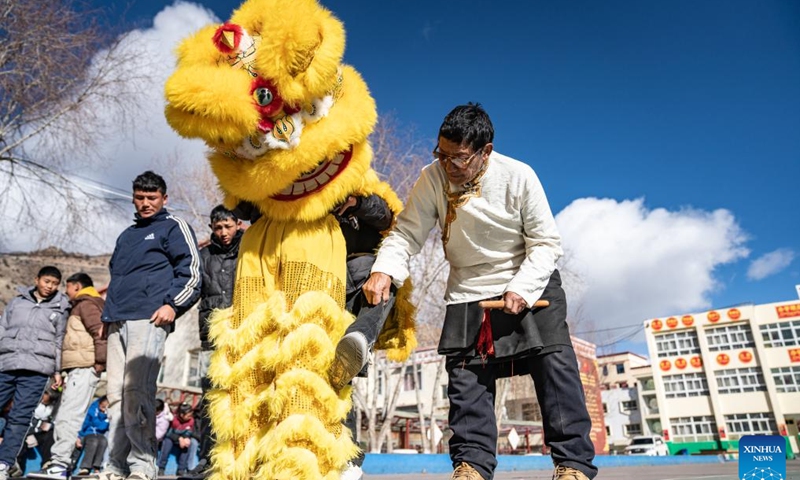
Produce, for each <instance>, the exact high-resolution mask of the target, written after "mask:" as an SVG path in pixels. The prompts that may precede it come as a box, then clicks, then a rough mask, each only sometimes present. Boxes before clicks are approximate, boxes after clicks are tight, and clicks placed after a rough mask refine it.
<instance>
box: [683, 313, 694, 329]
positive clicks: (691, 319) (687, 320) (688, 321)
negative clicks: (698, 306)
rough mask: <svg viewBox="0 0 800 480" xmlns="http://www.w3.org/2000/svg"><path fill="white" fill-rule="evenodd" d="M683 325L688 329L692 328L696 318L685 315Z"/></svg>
mask: <svg viewBox="0 0 800 480" xmlns="http://www.w3.org/2000/svg"><path fill="white" fill-rule="evenodd" d="M681 323H683V324H684V325H685V326H687V327H691V326H692V324H694V317H693V316H691V315H684V316H683V317H681Z"/></svg>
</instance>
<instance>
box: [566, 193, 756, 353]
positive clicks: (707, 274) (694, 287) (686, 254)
mask: <svg viewBox="0 0 800 480" xmlns="http://www.w3.org/2000/svg"><path fill="white" fill-rule="evenodd" d="M556 221H557V223H558V227H559V230H560V231H561V235H562V237H563V244H564V248H565V251H566V255H565V258H564V265H563V269H564V270H566V271H567V272H566V273H565V280H564V284H565V289H566V290H567V295H568V302H569V303H570V308H571V313H572V315H573V316H575V317H576V318H579V319H583V320H581V321H582V323H580V324H579V326H578V328H577V330H578V331H587V330H600V329H609V328H616V327H623V326H627V325H634V324H638V325H639V327H638V330H639V331H641V322H642V321H643V320H645V319H648V318H653V317H658V316H663V315H665V314H673V313H681V312H691V311H696V310H699V309H704V308H707V307H709V306H710V301H709V295H710V293H712V292H713V291H714V290H715V289H717V288H719V287H720V286H721V285H720V283H719V282H718V281H717V280H716V279H715V278H714V269H715V268H716V267H718V266H720V265H723V264H726V263H730V262H734V261H736V260H738V259H741V258H743V257H746V256H747V255H748V253H749V252H748V251H747V249H746V248H744V246H743V245H744V242H745V241H746V235H745V234H744V233H743V232H742V230H741V228H740V227H739V225H738V223H737V222H736V219H735V218H734V216H733V214H731V212H729V211H727V210H715V211H713V212H706V211H700V210H695V209H691V208H686V209H681V210H679V211H667V210H665V209H662V208H657V209H653V210H649V209H647V207H646V206H645V205H644V200H643V199H637V200H626V201H621V202H619V201H616V200H613V199H598V198H583V199H579V200H576V201H574V202H572V204H570V205H569V206H567V207H566V208H565V209H564V210H562V211H561V212H560V213H559V214H558V215H557V216H556ZM633 330H635V328H633V329H632V330H631V331H628V330H624V329H620V330H617V331H615V332H609V333H607V334H604V335H584V337H585V338H587V339H589V340H592V341H596V342H598V343H603V342H604V341H607V340H608V339H609V338H612V337H614V338H619V334H625V333H631V334H633V333H632V332H633ZM641 338H642V337H641V336H639V337H638V340H641Z"/></svg>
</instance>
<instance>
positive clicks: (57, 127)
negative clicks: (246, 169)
mask: <svg viewBox="0 0 800 480" xmlns="http://www.w3.org/2000/svg"><path fill="white" fill-rule="evenodd" d="M82 7H84V5H81V4H77V3H76V2H73V1H71V0H52V1H47V2H33V1H18V0H0V179H2V180H0V193H1V194H2V196H3V197H4V198H6V199H8V198H12V197H13V198H14V200H15V201H16V202H17V203H16V205H18V206H19V214H20V215H22V214H26V213H30V211H29V209H30V208H31V205H34V204H35V203H36V202H35V201H34V200H35V196H36V195H38V194H39V190H37V186H38V185H44V186H46V187H47V188H48V189H49V190H51V191H50V192H49V193H50V194H52V193H53V192H55V194H56V195H58V196H59V197H60V199H61V200H62V201H63V202H64V203H65V204H66V205H68V206H70V207H77V204H78V203H80V202H82V201H83V200H84V199H85V198H92V199H96V198H107V197H106V196H105V195H103V194H99V193H98V189H96V188H85V183H84V182H80V181H76V180H75V178H74V177H73V176H72V175H71V174H72V173H73V172H74V170H75V167H76V166H81V167H85V165H86V162H87V161H89V160H90V159H91V158H92V153H93V147H94V146H95V145H96V144H97V142H98V141H99V140H101V139H102V138H103V134H104V133H105V132H107V131H109V129H110V127H111V126H113V127H115V130H116V129H118V127H119V126H120V124H126V123H131V122H132V121H133V119H134V118H135V114H136V112H137V111H138V109H137V105H138V103H137V102H136V101H135V98H136V96H137V94H139V93H140V92H141V91H143V89H144V87H145V85H146V84H147V80H148V76H147V74H146V73H144V72H146V71H147V69H146V68H142V67H143V64H144V62H147V61H148V60H146V57H145V56H144V55H137V52H136V49H135V48H133V47H132V46H131V45H128V44H127V37H126V36H124V35H122V36H117V37H115V36H114V35H113V32H112V31H111V30H110V29H109V28H107V27H106V26H102V25H101V24H100V22H99V18H100V16H99V12H98V11H96V10H91V9H89V8H82ZM76 155H77V156H78V160H79V161H77V162H76V161H75V156H76ZM32 185H33V187H32ZM5 206H6V205H3V207H5Z"/></svg>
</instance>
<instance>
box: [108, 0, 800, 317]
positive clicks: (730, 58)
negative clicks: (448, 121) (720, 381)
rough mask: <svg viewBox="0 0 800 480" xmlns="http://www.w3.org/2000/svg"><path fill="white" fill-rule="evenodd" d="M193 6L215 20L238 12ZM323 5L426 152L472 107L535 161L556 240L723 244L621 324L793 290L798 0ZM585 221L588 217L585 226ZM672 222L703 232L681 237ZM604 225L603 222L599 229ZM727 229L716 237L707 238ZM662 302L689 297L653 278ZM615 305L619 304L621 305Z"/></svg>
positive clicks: (146, 7) (141, 7)
mask: <svg viewBox="0 0 800 480" xmlns="http://www.w3.org/2000/svg"><path fill="white" fill-rule="evenodd" d="M194 3H196V4H199V5H203V6H204V7H205V8H207V9H209V10H210V11H212V12H213V13H214V15H215V16H216V17H217V18H218V19H223V20H224V19H227V18H228V17H229V16H230V13H231V11H232V10H233V9H234V8H236V7H237V6H238V5H239V2H238V1H236V2H231V1H224V0H214V1H210V0H204V1H197V2H194ZM322 3H323V5H325V6H326V7H328V8H329V9H331V10H332V11H333V12H334V13H335V14H336V15H337V16H338V17H339V18H340V19H341V20H342V21H343V22H344V24H345V28H346V30H347V34H348V43H347V50H346V53H345V61H346V62H347V63H350V64H352V65H354V66H355V67H356V68H357V69H358V70H359V71H360V72H361V73H362V75H363V76H364V78H365V80H366V81H367V83H368V85H369V87H370V89H371V91H372V94H373V95H374V97H375V99H376V101H377V104H378V108H379V111H380V113H383V114H386V113H391V114H392V115H394V117H395V118H396V119H397V120H398V121H399V122H400V124H401V125H402V126H404V127H406V128H411V129H413V130H414V131H415V132H416V134H417V136H418V137H419V138H420V139H421V140H423V141H426V142H429V143H430V145H431V147H432V146H433V143H434V141H435V134H436V131H437V129H438V126H439V123H440V121H441V119H442V117H443V116H444V115H445V114H446V113H447V111H449V110H450V109H451V108H452V107H453V106H455V105H457V104H460V103H465V102H467V101H478V102H481V103H482V104H483V105H484V106H485V108H486V109H487V111H488V112H489V114H490V115H491V116H492V119H493V121H494V124H495V129H496V138H495V148H496V149H498V150H499V151H501V152H503V153H505V154H507V155H511V156H513V157H516V158H518V159H520V160H523V161H525V162H527V163H529V164H531V165H532V166H533V167H534V169H535V170H536V172H537V173H538V175H539V176H540V178H541V179H542V182H543V184H544V186H545V188H546V191H547V194H548V197H549V199H550V203H551V207H552V209H553V212H554V213H560V212H562V211H564V210H565V209H567V208H568V207H569V210H570V212H571V214H572V215H567V214H566V212H564V215H561V217H562V218H560V219H559V222H560V226H561V222H562V221H563V222H564V223H565V226H564V228H563V229H562V233H564V231H568V232H570V236H571V238H576V236H577V235H584V236H587V237H590V238H591V239H592V243H601V242H603V240H604V239H608V238H611V236H609V235H606V234H607V233H613V241H611V243H614V244H618V245H617V246H618V249H617V252H621V255H620V258H618V259H613V261H612V262H611V265H612V266H611V267H609V266H608V265H604V266H603V267H602V268H604V269H608V268H613V265H619V264H622V263H625V261H626V258H625V257H629V258H628V260H631V261H632V263H640V264H641V263H647V262H648V261H649V260H648V259H652V258H651V257H650V256H649V255H653V253H652V252H645V250H648V249H649V247H648V245H654V248H655V243H654V242H656V241H658V242H660V243H658V247H657V249H662V248H668V247H669V246H670V245H673V246H674V244H678V243H681V242H688V241H687V240H686V238H687V237H686V235H694V236H695V237H696V238H695V239H694V243H691V242H688V243H687V245H689V244H691V245H693V246H694V247H692V248H695V247H696V248H700V249H701V250H702V249H703V248H706V249H711V250H714V249H717V251H723V250H724V253H723V254H720V255H716V254H715V253H714V252H709V251H707V250H703V252H704V253H703V254H702V255H706V254H708V255H709V257H708V259H705V257H702V255H701V254H697V255H695V254H694V253H692V252H693V251H692V250H691V249H689V250H687V251H688V253H687V254H686V255H685V256H680V255H679V256H678V257H674V258H691V257H692V256H696V257H697V258H698V260H697V265H689V263H691V262H687V265H686V268H685V269H684V270H678V271H675V272H672V274H671V275H664V278H665V280H664V281H665V282H669V284H676V283H681V281H682V280H681V278H687V279H688V278H689V277H690V276H692V275H693V272H695V271H697V270H698V269H699V270H702V271H703V272H704V274H707V275H708V276H709V279H706V281H705V283H702V285H698V286H697V287H696V289H699V293H698V292H694V293H695V294H696V295H695V297H696V298H694V299H692V300H687V301H686V302H683V303H681V302H672V303H669V302H667V303H662V304H658V305H656V304H653V307H652V313H649V314H647V315H643V314H639V313H637V315H636V316H635V318H640V319H643V318H642V317H655V316H662V315H669V314H675V313H682V312H684V311H693V310H695V311H696V310H700V309H703V308H704V307H708V306H713V307H721V306H726V305H731V304H736V303H742V302H756V303H764V302H772V301H782V300H791V299H794V298H797V293H796V292H795V288H794V285H795V284H800V259H798V258H796V257H797V256H798V253H799V252H800V241H798V240H799V239H800V224H799V222H798V219H800V215H798V209H800V189H799V188H798V182H799V181H800V2H796V1H793V0H786V1H770V0H765V1H759V2H753V1H741V0H726V1H706V2H696V1H686V0H680V1H671V2H638V1H633V0H631V1H616V0H608V1H604V2H593V1H582V0H581V1H570V2H563V1H555V0H552V1H533V2H492V3H487V2H478V1H474V0H464V1H460V2H444V1H439V2H437V1H426V2H422V1H416V0H413V1H405V2H375V1H363V0H336V1H333V0H329V1H324V0H323V1H322ZM97 4H98V5H101V6H102V8H104V9H106V11H107V12H109V18H110V21H111V23H114V22H117V21H119V22H123V20H119V19H120V18H123V16H122V15H123V14H124V25H126V26H127V27H125V26H124V28H134V27H135V28H140V29H147V28H150V26H151V24H152V22H153V18H154V16H155V15H156V14H158V13H159V12H160V11H162V10H163V9H164V8H165V7H166V6H168V5H171V3H165V2H156V1H147V0H125V1H120V2H110V3H109V2H105V1H100V0H97ZM579 199H588V200H586V201H585V202H577V203H576V201H578V200H579ZM601 199H605V203H603V202H601ZM625 202H629V203H625ZM631 202H632V203H631ZM625 206H627V207H633V209H634V210H636V211H638V215H639V217H641V218H639V219H638V220H639V221H638V223H637V222H636V221H634V220H631V221H633V222H634V223H630V222H629V221H623V222H616V221H612V220H613V219H619V214H620V212H621V211H622V210H624V208H623V207H625ZM579 207H580V208H579ZM600 207H603V208H600ZM579 210H580V214H579ZM603 212H605V213H606V214H608V215H612V217H613V218H610V219H609V221H608V222H607V223H602V222H600V223H599V222H597V216H598V215H600V214H601V213H603ZM628 213H629V214H630V213H631V212H630V211H628ZM661 214H664V215H666V216H667V217H669V220H668V221H666V223H660V221H659V220H658V219H659V218H661V217H663V216H664V215H661ZM725 215H727V216H725ZM590 217H592V218H594V220H595V222H594V225H595V226H594V227H593V228H594V229H592V230H586V229H585V228H584V226H585V225H588V223H587V219H589V218H590ZM633 217H636V214H633ZM633 217H630V218H633ZM723 217H724V218H723ZM570 218H571V219H572V223H571V224H569V225H566V223H567V222H568V220H569V219H570ZM603 218H605V217H603ZM687 221H689V222H691V221H695V222H699V223H698V225H700V224H701V225H702V228H701V227H698V229H696V230H692V231H691V232H689V233H687V231H686V230H683V229H682V225H685V224H686V222H687ZM603 224H605V225H607V227H606V228H607V229H617V230H618V231H614V232H604V228H603ZM642 226H649V227H648V228H656V229H658V228H663V232H661V231H656V232H655V233H649V234H648V235H649V236H644V237H643V238H640V239H639V240H638V241H634V242H632V243H633V244H635V245H636V246H637V247H636V248H638V249H639V250H641V251H637V252H633V251H632V249H627V250H626V242H627V241H626V238H627V237H628V236H629V233H628V231H627V230H630V231H631V232H634V231H640V230H641V229H640V228H639V227H642ZM660 226H661V227H660ZM587 228H588V227H587ZM725 229H727V231H728V235H727V236H726V237H725V239H722V240H720V239H719V238H717V239H715V240H713V241H712V240H709V241H708V242H706V241H705V240H704V239H705V238H706V237H707V236H708V235H712V234H713V233H714V232H715V231H719V230H725ZM619 230H621V231H619ZM581 232H583V233H581ZM661 233H663V235H662V234H661ZM630 235H634V234H632V233H631V234H630ZM595 237H596V241H595ZM717 241H719V242H720V246H719V247H716V246H714V245H716V244H715V243H714V242H717ZM569 243H570V238H565V244H569ZM573 243H574V242H573ZM665 245H666V246H665ZM576 248H577V247H576ZM688 248H689V247H687V249H688ZM629 250H630V255H629V254H628V253H629ZM595 252H596V251H595ZM601 252H602V250H601ZM640 254H641V255H642V256H641V260H639V258H640V256H639V255H640ZM765 254H772V257H768V258H767V260H766V261H765V262H764V263H765V264H767V266H766V267H765V269H762V270H761V273H760V274H759V273H758V272H757V271H756V270H751V268H754V267H751V265H752V262H753V261H754V260H756V259H758V258H760V257H762V256H763V255H765ZM595 255H597V253H595ZM590 256H591V254H590V253H586V254H585V256H584V260H583V262H584V263H588V262H593V260H592V259H591V258H589V257H590ZM672 258H673V257H665V258H661V259H656V261H654V268H653V269H652V270H649V271H648V270H645V272H646V273H645V274H644V275H643V274H642V273H641V269H639V270H636V269H635V268H634V267H633V266H632V267H631V268H633V269H634V270H631V271H636V272H639V273H637V275H641V276H642V277H651V278H649V280H653V279H655V281H656V282H657V281H658V280H657V279H658V278H659V277H660V276H662V273H664V272H665V271H666V270H669V269H670V268H671V266H670V265H671V264H675V263H678V261H677V260H674V259H673V260H671V259H672ZM770 260H773V261H774V262H773V263H772V264H771V265H772V266H771V267H770ZM599 269H600V267H599V266H598V267H595V270H594V273H589V274H587V275H586V277H585V282H584V283H588V284H589V285H588V287H587V288H591V287H592V285H595V284H599V283H602V278H604V277H603V276H602V272H600V273H598V272H599ZM748 270H750V272H751V275H750V276H748ZM620 274H621V275H623V276H624V275H625V273H624V271H623V272H621V273H620ZM631 275H633V274H630V275H628V276H629V277H630V276H631ZM760 277H763V278H760ZM587 279H588V280H587ZM642 281H644V280H642ZM709 282H710V283H709ZM637 283H640V282H638V281H637ZM665 285H666V284H665ZM659 288H660V286H659V285H655V286H654V294H658V291H659ZM620 289H624V288H623V287H620ZM617 293H619V292H617ZM663 295H665V296H669V295H680V296H685V297H686V298H689V297H691V296H692V295H690V294H687V293H685V292H682V291H681V290H679V289H678V290H674V291H673V290H670V289H669V288H668V287H666V286H665V287H664V290H663ZM602 296H603V297H604V298H608V297H612V296H615V295H614V294H613V292H612V293H608V292H605V293H603V295H602ZM619 297H620V298H618V299H617V303H616V304H615V305H616V307H615V308H617V309H619V308H620V305H623V306H624V304H625V302H629V301H633V299H630V298H625V295H624V292H622V294H621V295H619ZM591 306H592V307H593V308H592V310H593V311H592V312H590V316H591V317H593V323H592V324H591V326H590V327H586V328H588V329H589V330H592V329H602V328H604V327H609V326H610V327H618V326H622V325H629V324H630V322H629V321H628V320H625V321H621V320H615V319H614V318H606V315H609V316H620V315H622V316H624V314H622V313H617V311H616V310H614V309H613V308H611V307H608V308H602V307H603V304H602V303H596V304H591ZM603 310H606V311H603ZM637 312H638V310H637Z"/></svg>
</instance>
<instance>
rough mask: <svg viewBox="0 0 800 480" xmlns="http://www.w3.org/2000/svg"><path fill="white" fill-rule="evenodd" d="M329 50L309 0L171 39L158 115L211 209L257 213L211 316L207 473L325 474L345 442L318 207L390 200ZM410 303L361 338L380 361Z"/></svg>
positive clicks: (335, 263)
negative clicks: (207, 166)
mask: <svg viewBox="0 0 800 480" xmlns="http://www.w3.org/2000/svg"><path fill="white" fill-rule="evenodd" d="M343 53H344V28H343V26H342V24H341V22H340V21H339V20H337V19H336V18H334V16H333V15H332V14H331V13H330V12H329V11H328V10H326V9H324V8H323V7H321V6H320V5H319V4H317V2H316V1H315V0H295V1H293V2H291V3H289V4H287V3H286V2H281V1H278V0H247V1H246V2H245V3H244V4H243V5H242V6H241V7H240V8H239V9H238V10H237V11H235V12H234V13H233V16H232V17H231V20H230V22H227V23H225V24H223V25H221V26H209V27H206V28H204V29H202V30H200V31H199V32H197V33H196V34H194V35H193V36H191V37H189V38H187V39H186V40H184V41H183V42H182V44H181V45H180V46H179V48H178V52H177V54H178V65H177V69H176V71H175V72H174V73H173V75H172V76H171V77H170V78H169V80H168V81H167V84H166V88H165V90H166V98H167V107H166V116H167V120H168V122H169V123H170V125H171V126H172V127H173V128H174V129H175V130H176V131H177V132H178V133H179V134H181V135H182V136H185V137H189V138H201V139H203V140H204V141H205V142H206V144H207V145H208V146H209V148H210V153H209V154H208V158H209V161H210V163H211V167H212V169H213V171H214V174H215V175H216V176H217V178H218V180H219V184H220V187H221V188H222V190H223V192H224V194H225V204H226V205H227V206H228V207H229V208H233V207H234V206H235V205H237V204H238V203H239V202H241V201H248V202H250V203H252V204H254V205H256V206H257V207H258V209H259V210H260V211H261V213H262V214H263V216H262V217H261V218H260V219H259V220H258V221H257V222H256V223H254V224H253V225H252V226H251V227H250V228H249V229H248V230H247V232H246V233H245V235H244V237H243V238H242V243H241V246H240V253H239V264H238V270H237V280H236V289H235V292H234V301H233V306H232V307H231V308H229V309H226V310H221V311H217V312H216V313H215V314H214V316H213V317H212V320H211V329H210V335H211V338H212V339H213V340H214V343H215V346H216V350H215V352H214V354H213V356H212V358H211V366H210V368H209V376H210V377H211V380H212V383H213V384H214V390H213V391H212V392H211V393H210V395H209V400H210V402H211V406H210V416H211V422H212V426H213V430H214V432H215V434H216V440H217V444H216V446H215V448H214V450H213V453H212V465H213V470H212V474H211V478H212V479H213V480H223V479H225V480H227V479H237V480H238V479H250V478H257V479H313V480H317V479H329V480H333V479H338V477H339V474H340V472H341V470H342V469H343V468H344V467H345V465H346V462H347V461H348V460H349V459H351V458H353V457H354V456H355V455H356V453H357V447H356V446H355V445H354V444H353V442H352V440H351V439H350V434H349V432H348V431H347V430H346V429H345V428H344V427H343V426H342V420H343V419H344V417H345V415H346V414H347V412H348V410H349V409H350V406H351V401H350V389H349V388H345V389H344V391H342V392H335V391H334V390H333V389H332V388H331V386H330V384H329V382H328V369H329V367H330V364H331V362H332V360H333V355H334V351H335V345H336V343H337V342H338V340H339V339H340V338H341V336H342V335H343V333H344V331H345V329H346V328H347V326H348V325H349V324H350V323H351V322H352V321H353V317H352V315H350V314H349V313H348V312H347V311H346V310H344V302H345V275H346V264H345V259H346V250H345V244H344V238H343V237H342V234H341V231H340V229H339V223H338V221H337V220H336V219H335V218H334V217H333V216H332V215H331V214H330V212H331V211H333V210H334V208H335V207H336V206H337V205H340V204H342V203H343V202H344V201H345V199H346V198H347V197H348V196H349V195H370V194H377V195H379V196H381V197H382V198H384V199H385V200H386V201H387V203H388V204H389V206H390V208H391V209H392V211H393V212H394V213H395V214H397V213H398V212H399V211H400V209H401V203H400V201H399V199H398V198H397V196H396V195H395V193H394V192H393V191H392V190H391V188H390V187H389V185H388V184H386V183H384V182H381V181H380V180H379V179H378V176H377V175H376V173H375V172H374V171H373V170H372V169H371V168H370V162H371V160H372V150H371V148H370V145H369V143H368V141H367V137H368V136H369V134H370V133H371V132H372V129H373V128H374V125H375V122H376V119H377V114H376V108H375V102H374V100H373V99H372V98H371V96H370V94H369V91H368V90H367V86H366V84H365V83H364V81H363V80H362V78H361V76H360V75H359V74H358V72H356V70H355V69H353V68H352V67H350V66H347V65H342V64H341V59H342V54H343ZM409 298H410V292H409V290H408V289H401V291H400V292H398V297H397V302H396V306H395V308H394V311H393V312H392V314H391V315H390V318H389V319H388V320H387V323H386V326H385V327H384V330H383V332H382V334H381V336H380V337H379V339H378V343H377V344H376V346H377V348H384V349H386V350H387V354H388V356H389V358H391V359H393V360H402V359H404V358H406V357H407V356H408V354H409V353H410V351H411V350H412V349H413V348H414V346H415V341H414V335H413V330H414V325H413V313H414V312H413V307H412V306H411V304H410V302H409Z"/></svg>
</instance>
